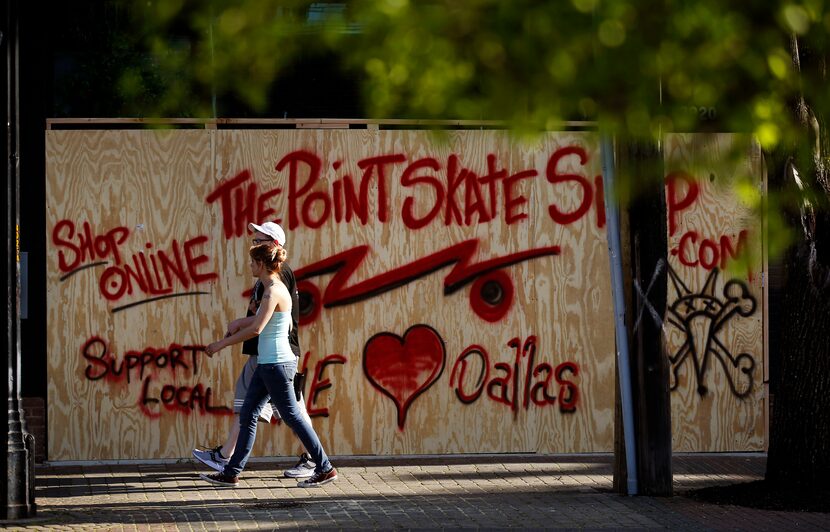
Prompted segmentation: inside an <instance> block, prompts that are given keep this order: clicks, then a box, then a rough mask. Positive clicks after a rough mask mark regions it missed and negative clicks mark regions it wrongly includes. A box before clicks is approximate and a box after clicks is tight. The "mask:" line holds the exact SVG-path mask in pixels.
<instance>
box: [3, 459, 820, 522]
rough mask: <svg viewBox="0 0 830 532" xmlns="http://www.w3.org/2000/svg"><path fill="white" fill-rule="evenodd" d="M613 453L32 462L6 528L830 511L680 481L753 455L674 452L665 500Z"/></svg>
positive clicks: (739, 471) (720, 480) (751, 475)
mask: <svg viewBox="0 0 830 532" xmlns="http://www.w3.org/2000/svg"><path fill="white" fill-rule="evenodd" d="M612 460H613V457H612V456H611V455H607V454H602V455H578V456H574V455H560V456H537V455H497V456H463V457H458V456H453V457H428V458H401V459H389V458H383V459H373V458H348V459H346V458H340V459H336V458H335V459H333V462H334V463H335V465H336V466H337V468H338V471H339V475H340V478H339V479H338V480H337V481H335V482H333V483H331V484H327V485H326V486H323V487H321V488H317V489H302V488H297V487H296V482H295V481H291V480H289V479H286V478H283V477H282V474H281V473H282V468H283V467H284V466H287V465H289V462H288V461H286V460H284V459H281V460H270V461H265V462H255V463H252V464H250V469H249V470H247V471H245V473H243V476H242V477H241V481H240V487H239V488H236V489H228V488H224V489H223V488H214V487H211V486H209V485H208V484H207V483H205V482H203V481H201V480H200V479H199V477H198V474H199V473H201V472H206V470H205V469H204V468H203V467H201V466H200V464H197V463H195V462H184V463H176V464H157V465H155V464H154V465H146V464H135V465H117V466H101V465H97V466H96V465H85V466H60V465H47V466H40V467H38V470H37V504H38V515H37V517H36V518H34V519H31V520H28V521H26V522H18V523H0V525H2V524H5V525H6V526H9V527H10V528H11V529H12V530H44V529H48V530H52V529H60V530H90V529H98V530H256V529H266V530H271V529H277V528H302V529H306V528H308V529H312V528H313V529H319V528H327V529H331V528H337V529H383V530H387V529H393V528H407V529H436V528H487V529H501V528H555V529H585V528H588V529H604V528H614V529H620V528H631V529H643V528H668V529H672V530H753V531H756V530H792V529H804V530H830V514H819V513H787V512H772V511H763V510H752V509H748V508H741V507H734V506H724V507H720V506H715V505H712V504H707V503H701V502H697V501H693V500H691V499H687V498H685V497H683V493H684V492H686V491H688V490H689V489H694V488H698V487H703V486H713V485H718V484H730V483H735V482H744V481H750V480H756V479H759V478H761V477H762V476H763V474H764V466H765V461H766V458H765V456H764V455H760V454H730V455H726V454H696V455H675V456H674V461H673V469H674V482H675V493H676V495H675V496H674V497H670V498H654V497H626V496H620V495H618V494H616V493H613V492H612V491H611V486H612V479H611V467H612Z"/></svg>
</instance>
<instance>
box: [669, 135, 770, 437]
mask: <svg viewBox="0 0 830 532" xmlns="http://www.w3.org/2000/svg"><path fill="white" fill-rule="evenodd" d="M665 153H666V167H667V173H668V174H670V175H671V174H672V173H677V172H680V173H683V174H685V175H687V176H690V177H691V178H693V179H694V180H695V182H696V183H697V186H698V187H699V195H698V196H697V198H696V199H695V200H694V201H693V202H691V203H690V204H689V205H688V206H686V207H683V208H678V209H677V213H676V220H677V222H678V223H677V227H676V230H675V233H674V234H670V235H669V250H670V254H669V263H670V266H671V268H672V269H673V271H674V272H676V274H677V278H678V279H679V281H680V283H682V284H679V283H675V282H673V281H672V280H671V279H670V280H669V287H668V288H669V292H668V300H669V306H670V308H671V307H672V305H674V308H675V310H676V311H677V314H675V315H674V316H672V313H671V312H670V313H669V317H668V319H667V328H666V331H667V339H668V342H667V345H668V352H669V353H670V354H672V355H676V354H677V353H679V352H682V351H683V350H684V347H683V346H684V345H686V346H692V349H691V350H690V351H689V356H687V357H686V358H685V359H684V360H682V361H680V360H678V362H677V363H676V364H675V365H676V366H677V370H676V371H677V376H678V378H677V380H676V383H675V382H674V379H673V383H672V384H673V385H674V384H676V389H675V390H674V391H673V392H671V399H672V433H673V447H674V449H675V450H676V451H758V450H763V448H764V434H765V432H764V408H765V406H764V386H763V375H764V356H763V353H764V345H763V338H764V335H763V313H764V311H765V308H766V307H765V304H764V300H763V298H764V292H763V289H762V287H761V279H762V275H763V264H764V263H763V261H762V259H761V257H762V253H761V249H762V246H761V239H762V231H761V223H760V221H759V219H758V218H756V216H755V215H754V214H753V212H752V210H751V208H750V207H749V206H748V205H745V204H744V203H742V201H741V200H740V198H739V196H738V195H737V193H736V190H738V189H739V188H740V186H741V185H739V183H741V182H742V183H744V184H743V185H742V186H743V187H745V188H746V187H750V188H755V189H757V190H758V191H759V192H761V191H762V190H763V189H762V186H763V182H762V166H761V160H760V153H759V150H758V148H757V145H755V144H753V143H751V142H750V141H749V140H747V139H746V138H743V137H740V136H733V135H669V136H667V138H666V142H665ZM688 190H689V189H688V187H687V186H686V185H685V184H684V185H683V186H682V187H678V191H677V192H676V196H675V197H676V198H677V199H678V203H683V201H682V199H683V198H685V197H687V196H686V194H687V192H688ZM669 201H671V200H669ZM670 216H671V214H670ZM742 231H745V235H746V247H745V248H744V249H745V251H746V256H745V257H744V260H745V262H743V263H741V262H740V261H738V260H735V259H733V258H732V252H729V251H726V252H724V250H723V248H722V247H721V246H722V242H724V240H723V239H724V238H725V239H726V241H727V242H731V243H733V244H734V247H736V248H737V242H738V237H739V235H740V234H741V232H742ZM690 235H691V236H690ZM724 255H726V256H727V259H728V260H726V261H725V263H724V262H722V261H718V260H717V259H718V258H722V257H723V256H724ZM715 263H717V264H715ZM678 288H679V290H678ZM684 295H685V296H686V297H685V298H683V296H684ZM678 301H683V302H682V303H678ZM729 309H733V310H735V311H737V312H731V313H730V311H729ZM741 309H742V310H741ZM694 355H696V357H697V360H698V361H699V364H700V365H701V366H703V365H704V364H705V367H704V369H702V370H701V371H700V372H699V373H700V377H698V372H696V371H695V370H694V367H695V364H694V361H695V356H694ZM733 359H734V360H737V362H738V366H737V367H736V365H735V363H734V362H733ZM750 365H751V366H752V367H751V369H750ZM672 367H674V366H672ZM704 388H705V391H704Z"/></svg>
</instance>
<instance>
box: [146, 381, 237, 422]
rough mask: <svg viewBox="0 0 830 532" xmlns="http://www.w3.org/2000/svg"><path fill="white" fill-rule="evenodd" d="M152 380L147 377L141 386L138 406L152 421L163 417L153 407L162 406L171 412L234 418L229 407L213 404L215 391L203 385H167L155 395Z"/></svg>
mask: <svg viewBox="0 0 830 532" xmlns="http://www.w3.org/2000/svg"><path fill="white" fill-rule="evenodd" d="M151 385H152V379H151V377H147V378H145V379H144V382H143V384H142V386H141V394H140V396H139V398H138V406H139V408H140V410H141V412H142V413H143V414H144V415H145V416H147V417H148V418H150V419H157V418H159V417H161V411H160V410H154V409H153V408H152V407H151V405H159V404H161V405H162V406H164V408H165V409H166V410H168V411H171V412H181V413H183V414H186V415H190V414H191V413H193V412H199V413H200V414H201V415H203V416H204V415H212V416H232V415H233V410H232V409H230V408H228V407H227V406H221V405H220V406H216V405H214V404H213V389H212V388H211V387H210V386H208V387H205V386H204V385H202V384H201V383H198V384H195V385H193V386H188V385H185V386H177V385H173V384H165V385H162V386H161V389H160V390H158V391H157V392H155V393H154V389H153V388H152V386H151Z"/></svg>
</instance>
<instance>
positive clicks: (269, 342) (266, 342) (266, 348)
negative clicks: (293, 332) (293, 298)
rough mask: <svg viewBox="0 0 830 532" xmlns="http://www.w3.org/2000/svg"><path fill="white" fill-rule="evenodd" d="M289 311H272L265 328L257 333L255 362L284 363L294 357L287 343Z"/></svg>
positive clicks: (289, 321)
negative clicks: (257, 342) (257, 341)
mask: <svg viewBox="0 0 830 532" xmlns="http://www.w3.org/2000/svg"><path fill="white" fill-rule="evenodd" d="M290 325H291V311H290V310H288V311H285V312H278V311H274V314H273V315H272V316H271V319H270V320H268V323H266V324H265V328H263V329H262V332H261V333H259V344H258V349H259V355H258V356H257V364H284V363H285V362H293V361H294V360H295V359H296V356H295V355H294V352H293V351H292V350H291V344H289V343H288V327H289V326H290Z"/></svg>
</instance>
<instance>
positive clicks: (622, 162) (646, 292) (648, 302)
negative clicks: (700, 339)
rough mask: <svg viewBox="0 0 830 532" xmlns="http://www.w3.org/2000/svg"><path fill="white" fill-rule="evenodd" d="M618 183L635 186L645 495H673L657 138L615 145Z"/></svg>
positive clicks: (630, 223)
mask: <svg viewBox="0 0 830 532" xmlns="http://www.w3.org/2000/svg"><path fill="white" fill-rule="evenodd" d="M618 155H619V158H618V166H617V167H618V169H619V178H618V180H617V181H618V183H619V184H620V186H621V187H627V189H628V190H630V191H631V194H630V196H631V198H630V201H629V202H628V206H627V208H626V211H625V213H626V217H625V219H626V222H627V227H626V233H625V234H624V236H623V238H625V239H626V242H627V244H628V250H627V256H626V257H624V258H625V259H627V260H626V264H625V265H624V271H625V280H626V282H628V283H629V284H628V285H627V286H626V289H627V298H626V305H627V307H628V309H630V314H629V322H628V338H629V351H630V354H631V358H630V365H631V375H632V379H633V380H632V386H633V400H634V430H635V431H636V443H637V448H636V449H637V478H638V480H639V492H640V494H641V495H650V496H669V495H671V494H672V469H671V459H672V449H671V446H672V442H671V401H670V397H669V371H668V357H667V354H666V352H665V337H664V333H663V320H664V319H665V315H666V309H667V291H668V277H667V275H668V228H667V223H666V220H667V216H666V198H665V179H664V176H665V168H664V163H663V155H662V150H661V147H660V145H659V144H658V141H656V140H654V139H641V140H634V139H630V140H629V141H628V142H626V143H625V145H623V146H621V147H619V151H618Z"/></svg>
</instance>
